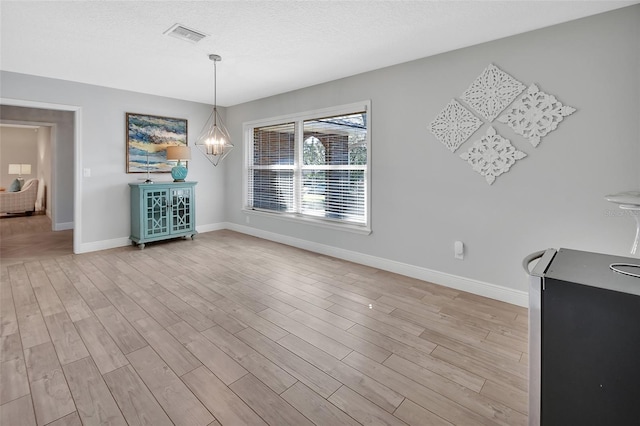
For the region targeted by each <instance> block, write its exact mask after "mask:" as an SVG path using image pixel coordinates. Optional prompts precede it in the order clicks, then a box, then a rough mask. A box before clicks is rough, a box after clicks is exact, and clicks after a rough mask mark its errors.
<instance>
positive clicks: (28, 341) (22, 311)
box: [18, 304, 50, 349]
mask: <svg viewBox="0 0 640 426" xmlns="http://www.w3.org/2000/svg"><path fill="white" fill-rule="evenodd" d="M18 325H19V326H20V337H21V338H22V348H23V349H28V348H32V347H34V346H38V345H41V344H43V343H47V342H49V341H50V340H49V332H48V331H47V326H46V324H45V323H44V318H42V314H41V313H40V309H39V308H38V305H37V304H33V305H27V306H22V307H20V308H18Z"/></svg>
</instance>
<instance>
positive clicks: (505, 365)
mask: <svg viewBox="0 0 640 426" xmlns="http://www.w3.org/2000/svg"><path fill="white" fill-rule="evenodd" d="M423 336H424V338H426V339H429V341H431V342H434V343H437V344H438V345H439V347H446V348H448V349H450V350H453V351H455V352H458V353H460V354H463V355H465V356H467V357H470V358H474V359H477V360H481V361H484V362H486V363H489V364H492V365H495V366H499V368H500V369H501V370H502V371H505V372H509V373H511V374H513V375H515V376H517V377H521V378H523V379H526V378H527V377H528V370H527V368H526V367H525V366H523V365H522V364H520V362H519V361H520V357H521V356H522V355H521V354H518V355H517V356H515V354H514V357H513V358H512V357H511V356H509V357H505V356H502V355H501V354H497V353H495V352H492V351H491V350H490V349H489V348H488V347H484V348H479V347H477V346H474V345H470V344H467V343H464V342H460V341H459V340H456V339H455V337H456V336H453V338H452V337H449V336H445V335H443V334H441V333H437V332H435V331H430V330H427V331H425V332H424V333H423Z"/></svg>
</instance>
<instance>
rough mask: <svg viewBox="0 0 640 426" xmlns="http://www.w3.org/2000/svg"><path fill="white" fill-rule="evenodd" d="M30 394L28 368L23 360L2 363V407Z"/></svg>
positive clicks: (0, 388) (0, 397)
mask: <svg viewBox="0 0 640 426" xmlns="http://www.w3.org/2000/svg"><path fill="white" fill-rule="evenodd" d="M28 394H29V379H28V378H27V367H26V366H25V364H24V360H23V359H22V358H15V359H12V360H10V361H5V362H2V363H0V405H1V404H5V403H7V402H10V401H13V400H14V399H17V398H20V397H21V396H24V395H28Z"/></svg>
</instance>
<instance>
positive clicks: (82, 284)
mask: <svg viewBox="0 0 640 426" xmlns="http://www.w3.org/2000/svg"><path fill="white" fill-rule="evenodd" d="M58 265H59V266H60V269H62V271H63V272H64V273H65V275H66V276H67V278H68V279H69V281H70V282H71V283H72V284H73V286H74V287H75V289H76V290H77V291H78V293H79V294H80V296H82V298H83V299H84V301H85V302H86V303H87V305H89V307H90V308H91V309H100V308H104V307H106V306H109V305H111V303H110V302H109V300H108V299H107V298H106V297H105V296H104V295H103V294H102V292H101V291H100V290H98V289H97V288H96V286H94V285H93V283H92V282H91V280H90V279H89V278H88V277H87V276H86V275H85V274H84V272H82V270H81V269H80V268H79V267H78V265H77V264H76V263H75V262H74V261H72V260H68V259H66V258H60V259H58Z"/></svg>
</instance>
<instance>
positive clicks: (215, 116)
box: [213, 59, 218, 126]
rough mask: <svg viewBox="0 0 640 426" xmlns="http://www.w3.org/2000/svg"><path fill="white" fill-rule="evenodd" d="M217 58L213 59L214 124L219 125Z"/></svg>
mask: <svg viewBox="0 0 640 426" xmlns="http://www.w3.org/2000/svg"><path fill="white" fill-rule="evenodd" d="M216 62H217V61H216V60H215V59H214V60H213V125H214V126H215V125H217V124H218V102H217V95H218V90H217V87H216V86H217V84H216V83H217V82H216V80H217V79H218V76H217V69H216Z"/></svg>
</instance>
